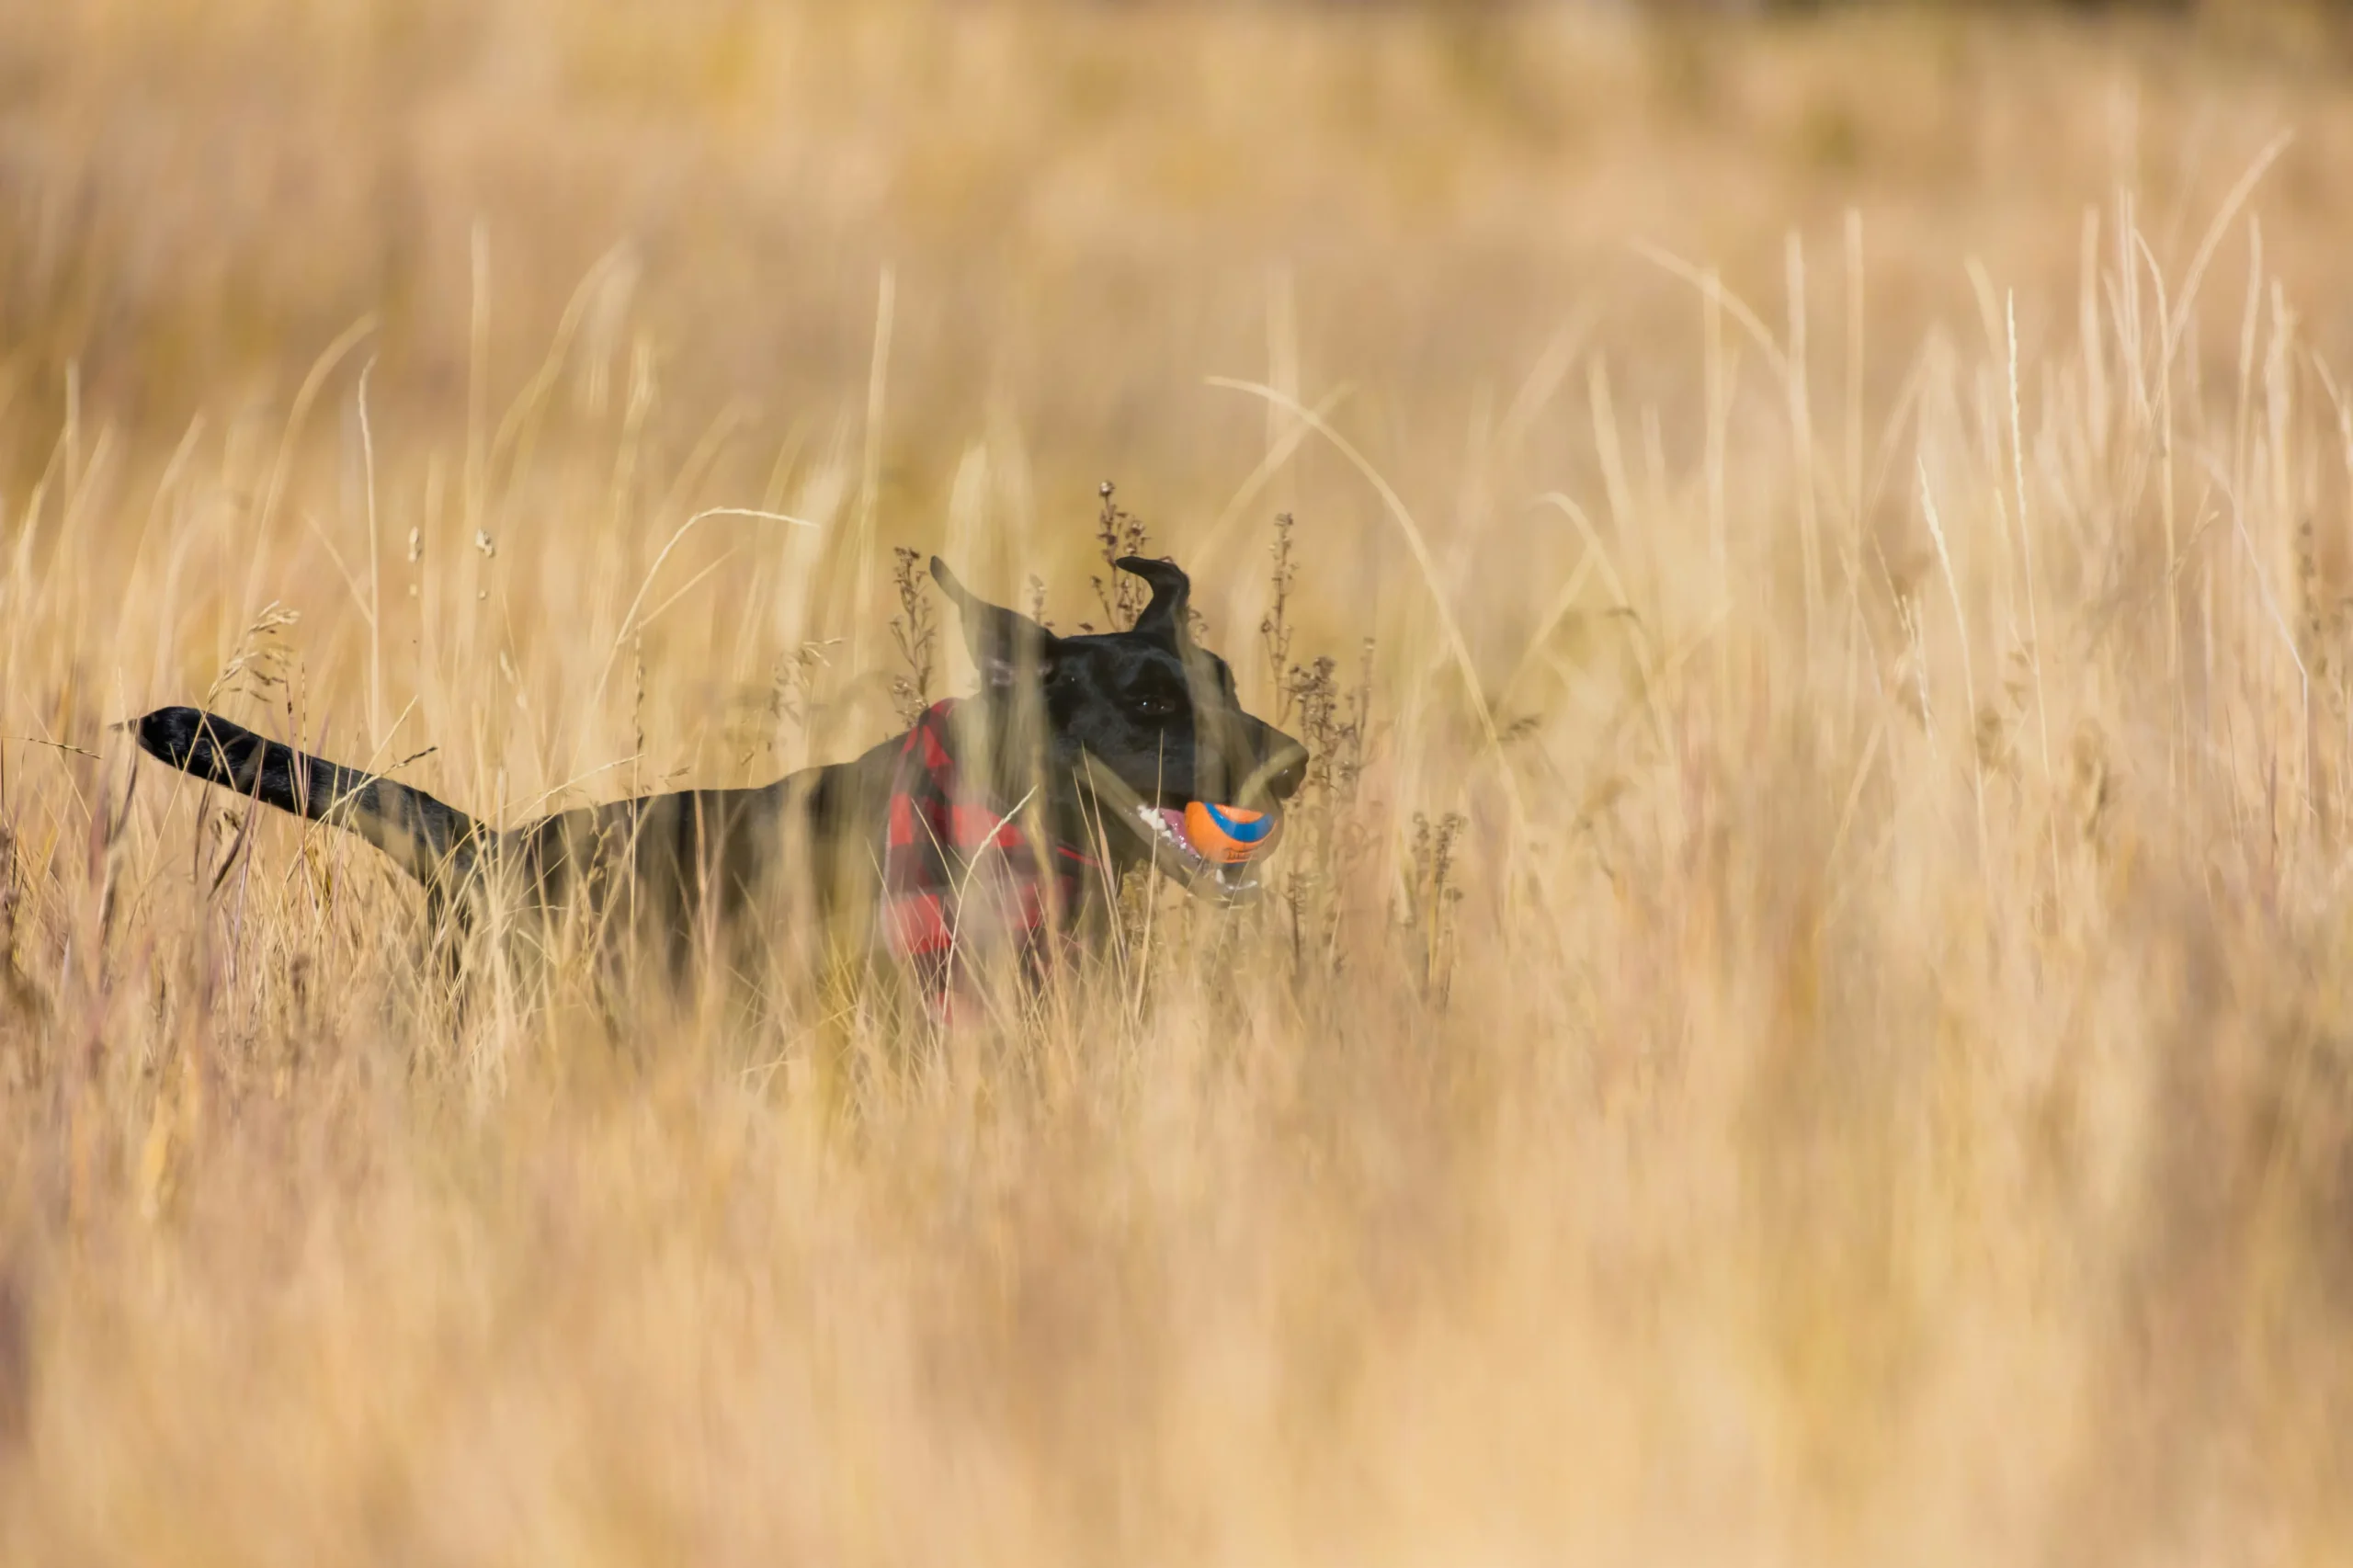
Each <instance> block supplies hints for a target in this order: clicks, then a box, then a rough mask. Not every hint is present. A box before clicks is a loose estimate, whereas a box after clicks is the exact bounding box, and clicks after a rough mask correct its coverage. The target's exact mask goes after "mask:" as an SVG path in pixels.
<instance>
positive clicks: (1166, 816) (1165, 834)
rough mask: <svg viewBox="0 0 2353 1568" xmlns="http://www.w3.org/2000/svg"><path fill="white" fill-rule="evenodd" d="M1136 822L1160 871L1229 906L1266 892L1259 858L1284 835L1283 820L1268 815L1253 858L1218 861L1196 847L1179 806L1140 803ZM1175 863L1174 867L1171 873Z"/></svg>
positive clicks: (1135, 809) (1252, 854) (1135, 811)
mask: <svg viewBox="0 0 2353 1568" xmlns="http://www.w3.org/2000/svg"><path fill="white" fill-rule="evenodd" d="M1131 814H1132V815H1133V816H1134V818H1135V820H1136V821H1137V822H1139V823H1141V824H1143V828H1144V836H1145V840H1146V842H1148V843H1149V844H1150V845H1151V846H1152V849H1153V858H1154V862H1155V863H1156V864H1158V865H1159V867H1160V869H1162V870H1163V871H1165V872H1169V873H1170V874H1171V875H1173V876H1175V877H1176V880H1177V881H1180V882H1183V883H1184V884H1185V885H1186V886H1187V887H1188V888H1191V889H1192V890H1193V891H1194V892H1208V893H1211V894H1214V895H1215V896H1216V897H1217V898H1218V899H1219V900H1220V901H1222V902H1223V903H1249V902H1250V901H1251V900H1252V899H1255V898H1256V897H1257V896H1258V895H1259V894H1260V893H1261V892H1264V891H1265V889H1264V888H1263V886H1262V885H1261V884H1260V882H1259V881H1258V862H1257V858H1256V857H1257V856H1258V855H1260V854H1263V853H1265V851H1266V850H1267V849H1269V848H1272V847H1273V846H1274V842H1275V840H1276V839H1277V838H1279V837H1280V836H1281V835H1282V819H1281V818H1280V817H1279V816H1277V815H1274V814H1273V813H1268V814H1267V816H1265V817H1263V818H1261V819H1259V821H1260V822H1261V823H1263V824H1264V826H1263V827H1261V828H1260V830H1259V832H1258V834H1257V835H1256V837H1257V840H1258V841H1259V842H1257V843H1256V846H1255V847H1254V848H1253V849H1252V851H1251V854H1250V857H1249V858H1243V859H1233V860H1219V859H1214V858H1211V857H1210V856H1208V855H1204V854H1203V853H1201V851H1200V850H1199V849H1197V848H1195V847H1194V846H1193V841H1192V839H1191V838H1190V837H1189V836H1188V835H1187V833H1186V831H1185V812H1184V809H1183V808H1182V807H1178V806H1155V805H1153V804H1151V803H1150V802H1148V801H1137V802H1136V803H1135V804H1134V806H1132V807H1131ZM1172 864H1173V865H1174V867H1175V869H1174V870H1171V867H1172Z"/></svg>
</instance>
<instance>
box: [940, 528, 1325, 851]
mask: <svg viewBox="0 0 2353 1568" xmlns="http://www.w3.org/2000/svg"><path fill="white" fill-rule="evenodd" d="M1117 564H1118V565H1119V567H1120V570H1121V571H1123V572H1129V573H1132V574H1134V575H1136V576H1138V577H1141V578H1142V579H1143V580H1144V581H1145V582H1147V583H1150V584H1151V585H1152V602H1151V603H1150V604H1149V605H1147V606H1145V607H1144V609H1143V612H1142V614H1141V615H1139V616H1138V617H1137V618H1136V623H1135V625H1134V626H1133V627H1132V628H1131V629H1130V630H1128V631H1111V632H1098V633H1094V634H1089V635H1085V636H1077V637H1057V636H1055V635H1054V634H1053V633H1052V632H1051V631H1047V630H1046V629H1045V628H1044V627H1042V626H1040V625H1039V624H1038V623H1037V622H1036V621H1034V620H1032V619H1029V617H1028V616H1026V615H1022V614H1020V613H1019V612H1018V611H1016V610H1010V609H1007V608H1005V607H1004V606H1002V605H994V604H990V603H989V602H988V601H987V600H985V599H983V598H980V597H976V596H975V595H973V594H972V593H971V592H970V591H968V590H967V589H966V588H965V587H964V585H962V584H961V583H960V582H958V581H957V580H956V574H954V573H952V572H950V571H949V569H948V567H947V565H946V563H945V562H941V561H940V560H939V559H938V557H937V556H935V557H933V558H932V562H931V573H932V575H933V576H934V577H935V578H937V579H938V583H939V585H940V587H941V589H942V590H943V591H945V592H946V593H947V595H948V597H949V598H950V599H952V600H954V601H955V603H956V606H957V608H958V609H959V610H960V611H961V613H962V616H963V621H964V637H965V641H966V642H967V643H968V645H969V646H970V647H971V649H972V663H973V664H974V665H976V666H978V668H979V670H980V673H981V682H982V687H983V698H984V699H986V700H988V701H989V702H990V703H991V704H992V706H993V708H994V709H995V711H996V712H997V713H998V714H999V715H1000V717H1001V722H1000V726H999V733H1002V734H1007V735H1012V734H1017V733H1018V734H1021V735H1023V736H1024V737H1025V742H1026V744H1015V745H1009V746H1006V747H1004V748H1003V752H1004V754H1005V755H1006V756H1007V758H1008V760H1017V759H1018V757H1019V755H1020V754H1021V753H1024V752H1026V753H1028V754H1029V757H1030V758H1031V763H1030V766H1032V767H1034V766H1035V763H1036V762H1039V761H1042V762H1043V764H1044V768H1043V772H1044V774H1045V775H1046V778H1045V783H1046V785H1047V788H1048V790H1049V792H1050V794H1051V795H1052V796H1053V797H1054V799H1053V800H1052V801H1050V802H1049V803H1050V806H1051V808H1053V809H1055V810H1056V811H1057V812H1058V813H1062V814H1068V813H1072V812H1075V813H1077V814H1078V815H1080V816H1083V817H1084V818H1086V819H1087V820H1088V821H1100V822H1104V823H1106V824H1108V823H1110V822H1118V823H1120V824H1122V825H1123V827H1125V828H1126V829H1128V830H1129V831H1130V833H1131V835H1132V836H1131V838H1128V839H1127V840H1126V841H1125V842H1123V841H1122V835H1121V834H1120V830H1119V829H1112V830H1110V836H1111V840H1112V848H1113V853H1114V854H1115V855H1119V856H1120V857H1121V858H1127V859H1133V858H1142V856H1144V855H1149V856H1150V857H1151V858H1152V859H1153V860H1154V862H1155V863H1156V864H1157V865H1158V866H1159V867H1160V868H1161V869H1163V870H1164V871H1166V872H1168V873H1169V874H1170V875H1171V876H1174V877H1176V879H1177V880H1179V881H1183V882H1185V883H1187V884H1188V886H1195V887H1200V888H1206V889H1209V890H1211V891H1214V892H1218V893H1221V894H1222V895H1224V896H1228V897H1233V896H1246V895H1247V894H1248V893H1249V892H1252V891H1254V890H1255V887H1256V874H1255V872H1254V871H1253V869H1252V868H1251V867H1250V866H1249V865H1248V864H1247V863H1246V860H1237V861H1236V862H1234V863H1230V864H1225V863H1220V862H1219V861H1218V860H1216V859H1213V858H1211V856H1209V855H1206V854H1204V853H1203V852H1202V851H1201V850H1200V849H1199V848H1197V847H1196V846H1195V845H1194V842H1193V840H1192V838H1190V837H1188V834H1187V831H1186V810H1187V808H1188V807H1189V806H1192V805H1194V803H1195V802H1199V803H1200V805H1201V807H1202V808H1215V811H1216V813H1217V817H1216V819H1215V820H1218V821H1219V822H1220V823H1221V825H1232V826H1235V828H1236V831H1237V834H1238V835H1240V836H1242V837H1243V838H1244V839H1245V842H1247V841H1249V840H1253V839H1255V840H1257V841H1259V842H1262V843H1263V842H1264V841H1265V835H1266V834H1267V832H1269V831H1270V830H1272V829H1274V828H1275V827H1276V826H1277V825H1278V824H1279V822H1280V817H1281V812H1282V806H1283V802H1284V801H1287V800H1289V799H1290V797H1291V796H1292V795H1293V794H1295V793H1297V792H1298V790H1299V787H1300V784H1301V783H1302V780H1303V779H1304V778H1306V773H1307V748H1306V747H1305V746H1303V745H1302V744H1300V743H1299V742H1297V741H1295V740H1293V739H1292V738H1291V737H1290V736H1289V735H1286V734H1284V733H1282V732H1281V731H1279V730H1278V729H1276V728H1275V727H1274V726H1273V725H1271V724H1268V723H1267V722H1265V721H1264V720H1262V719H1259V718H1256V716H1254V715H1252V714H1249V713H1245V712H1244V711H1243V709H1242V704H1241V701H1240V699H1238V698H1237V697H1236V695H1235V693H1234V689H1233V670H1232V669H1231V668H1230V667H1229V666H1228V665H1226V662H1225V661H1224V660H1223V659H1221V658H1219V657H1218V656H1217V655H1216V654H1215V653H1211V652H1210V651H1209V650H1208V649H1206V648H1203V647H1201V646H1200V645H1199V643H1197V642H1194V641H1193V636H1192V631H1191V628H1190V625H1189V623H1188V618H1187V615H1186V600H1187V598H1188V596H1189V595H1190V593H1191V591H1192V584H1191V582H1190V581H1189V580H1188V578H1187V577H1186V575H1185V574H1184V573H1183V572H1182V571H1181V570H1179V569H1178V568H1177V567H1176V566H1175V565H1172V564H1171V563H1169V562H1165V561H1146V560H1144V559H1143V558H1142V557H1141V556H1134V555H1131V556H1127V557H1124V558H1122V559H1121V560H1120V562H1118V563H1117ZM1023 714H1029V715H1034V716H1035V718H1036V720H1037V721H1038V722H1036V723H1035V724H1034V725H1028V724H1022V723H1021V722H1020V716H1021V715H1023ZM1012 782H1013V784H1014V785H1015V787H1016V788H1019V787H1022V786H1021V784H1020V781H1019V780H1017V779H1016V780H1013V781H1012ZM1253 813H1256V816H1257V819H1258V820H1256V822H1253V821H1251V816H1252V814H1253ZM1196 814H1197V815H1199V812H1197V813H1196Z"/></svg>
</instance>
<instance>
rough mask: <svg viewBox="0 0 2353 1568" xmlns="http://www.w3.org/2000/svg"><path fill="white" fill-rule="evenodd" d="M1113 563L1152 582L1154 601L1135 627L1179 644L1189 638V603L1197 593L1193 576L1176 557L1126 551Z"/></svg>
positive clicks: (1146, 634) (1149, 635) (1144, 608)
mask: <svg viewBox="0 0 2353 1568" xmlns="http://www.w3.org/2000/svg"><path fill="white" fill-rule="evenodd" d="M1111 564H1112V565H1114V566H1117V567H1118V568H1119V569H1120V571H1122V572H1125V573H1128V574H1131V575H1133V576H1137V577H1141V578H1142V579H1143V580H1144V581H1145V582H1147V583H1150V584H1151V585H1152V602H1151V603H1150V604H1148V605H1146V606H1144V607H1143V611H1142V614H1140V615H1138V616H1137V617H1136V624H1135V630H1136V631H1140V632H1142V634H1143V635H1144V636H1146V637H1160V638H1165V639H1166V640H1167V641H1168V642H1175V643H1179V644H1181V643H1183V642H1186V641H1187V639H1188V634H1189V631H1190V625H1189V623H1188V620H1187V619H1186V616H1185V606H1186V602H1187V601H1188V599H1190V598H1191V597H1193V580H1192V579H1191V578H1190V577H1188V576H1186V575H1185V571H1184V568H1182V567H1180V566H1178V565H1177V564H1176V562H1173V561H1147V560H1145V559H1144V558H1143V557H1142V556H1141V555H1122V556H1121V557H1120V559H1119V560H1117V561H1114V562H1111Z"/></svg>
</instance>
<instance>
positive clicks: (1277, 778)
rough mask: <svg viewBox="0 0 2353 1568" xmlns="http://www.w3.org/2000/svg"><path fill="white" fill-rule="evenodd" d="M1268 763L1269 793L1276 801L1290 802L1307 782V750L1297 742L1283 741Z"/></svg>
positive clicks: (1277, 746) (1268, 759)
mask: <svg viewBox="0 0 2353 1568" xmlns="http://www.w3.org/2000/svg"><path fill="white" fill-rule="evenodd" d="M1267 767H1268V771H1267V793H1268V794H1269V795H1272V796H1273V797H1274V798H1275V799H1276V800H1278V801H1288V800H1290V798H1291V797H1292V796H1293V795H1296V794H1298V793H1299V787H1300V786H1301V785H1302V784H1304V783H1306V782H1307V748H1306V747H1305V746H1303V745H1301V744H1299V743H1298V742H1297V741H1293V740H1290V739H1284V740H1281V741H1280V742H1279V743H1278V744H1277V745H1276V747H1275V750H1274V753H1273V755H1272V756H1269V757H1268V758H1267Z"/></svg>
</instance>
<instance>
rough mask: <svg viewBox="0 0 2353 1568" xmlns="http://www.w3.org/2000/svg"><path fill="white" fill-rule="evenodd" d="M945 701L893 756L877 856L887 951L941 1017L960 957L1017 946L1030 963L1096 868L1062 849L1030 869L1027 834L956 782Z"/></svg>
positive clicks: (1033, 855) (951, 705) (1033, 859)
mask: <svg viewBox="0 0 2353 1568" xmlns="http://www.w3.org/2000/svg"><path fill="white" fill-rule="evenodd" d="M955 710H956V702H955V699H952V698H951V699H949V700H948V701H945V702H938V703H935V704H933V705H932V706H931V707H930V708H928V709H926V710H924V714H923V716H922V717H921V718H919V719H917V720H916V721H915V728H914V729H912V730H909V731H908V732H907V735H906V739H905V741H904V742H903V743H902V744H901V745H900V747H899V767H898V772H897V775H896V776H895V778H893V780H892V786H891V809H890V815H889V819H888V824H887V826H886V828H885V831H884V842H883V848H882V925H883V936H884V938H885V940H886V941H887V942H888V943H889V945H890V949H891V951H892V953H893V954H894V955H895V956H896V957H898V958H900V959H902V960H905V961H906V962H908V963H909V964H911V965H912V966H913V967H914V968H915V971H916V972H917V974H919V975H920V976H921V977H922V980H923V983H924V986H925V989H926V992H927V993H928V994H930V995H931V996H932V998H933V999H934V1001H935V1002H937V1003H938V1005H939V1006H941V1007H942V1008H943V1010H945V1009H946V1008H947V1005H948V1002H949V986H950V983H951V981H952V979H953V974H952V971H953V970H954V969H955V968H956V967H957V966H956V963H955V960H956V955H957V954H958V952H959V951H960V950H961V952H962V953H964V954H965V955H966V956H967V960H968V961H967V964H966V966H965V967H966V968H967V969H969V960H971V959H972V958H973V957H977V956H978V955H979V954H980V953H982V952H983V951H991V950H1002V949H1004V948H1006V947H1007V946H1012V947H1017V949H1019V950H1020V951H1021V952H1022V953H1023V955H1024V956H1025V958H1027V959H1028V960H1030V961H1033V962H1034V961H1036V960H1038V959H1039V957H1040V955H1041V953H1042V951H1043V938H1044V937H1045V935H1046V933H1047V932H1048V931H1049V930H1050V929H1051V928H1052V926H1054V924H1055V922H1057V921H1058V920H1061V919H1063V918H1065V917H1066V916H1067V915H1068V913H1069V912H1070V911H1071V910H1072V909H1074V908H1075V907H1076V903H1077V899H1078V895H1079V891H1080V879H1081V877H1082V876H1083V875H1084V874H1085V873H1086V872H1087V871H1089V870H1092V869H1095V867H1096V862H1095V861H1094V860H1092V859H1090V858H1088V857H1086V856H1085V855H1082V854H1080V853H1079V852H1078V851H1077V850H1075V849H1073V848H1071V847H1070V846H1067V845H1061V844H1057V845H1053V846H1051V853H1050V855H1049V857H1048V859H1049V861H1050V862H1051V867H1052V872H1051V883H1050V881H1049V879H1048V878H1047V877H1046V876H1044V875H1041V874H1040V870H1039V856H1038V853H1037V850H1036V848H1035V846H1033V845H1032V844H1031V843H1030V837H1029V834H1027V833H1025V832H1024V831H1022V828H1021V825H1020V824H1018V823H1017V822H1015V821H1013V820H1012V819H1011V817H1010V815H1009V814H1008V812H1006V810H1005V809H1004V808H1001V807H999V806H998V805H996V804H995V802H993V801H988V800H986V799H985V798H983V797H982V796H980V795H977V794H976V793H975V792H974V791H973V790H972V789H971V788H969V787H968V786H967V784H966V783H965V781H964V780H963V779H961V778H960V776H959V770H958V767H957V765H956V756H955V751H954V749H953V741H952V732H951V727H950V724H949V718H950V716H951V715H952V714H953V713H954V712H955Z"/></svg>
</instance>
